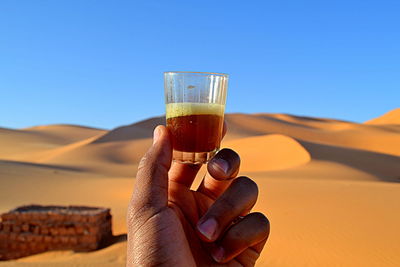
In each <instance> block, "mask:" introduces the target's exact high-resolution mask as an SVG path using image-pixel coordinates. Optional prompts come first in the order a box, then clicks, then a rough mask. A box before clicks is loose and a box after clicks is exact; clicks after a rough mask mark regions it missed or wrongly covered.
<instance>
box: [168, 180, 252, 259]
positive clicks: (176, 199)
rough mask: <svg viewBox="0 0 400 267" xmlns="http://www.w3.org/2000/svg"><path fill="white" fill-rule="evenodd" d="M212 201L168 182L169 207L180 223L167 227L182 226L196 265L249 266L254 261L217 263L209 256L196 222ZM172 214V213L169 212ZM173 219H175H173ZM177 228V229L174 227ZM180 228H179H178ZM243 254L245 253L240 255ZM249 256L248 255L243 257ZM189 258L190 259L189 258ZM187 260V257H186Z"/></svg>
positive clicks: (177, 184) (207, 246) (179, 185)
mask: <svg viewBox="0 0 400 267" xmlns="http://www.w3.org/2000/svg"><path fill="white" fill-rule="evenodd" d="M213 203H214V200H213V199H212V198H210V197H209V196H207V195H205V194H203V193H201V192H196V191H192V190H189V189H188V188H187V187H186V186H184V185H181V184H179V183H170V185H169V207H170V208H171V209H172V210H173V211H174V215H175V216H177V218H178V219H179V221H180V223H181V225H179V224H172V225H168V226H167V227H171V228H180V227H182V228H183V232H184V233H185V236H184V237H180V238H186V239H187V241H188V244H189V246H190V248H189V249H190V250H191V253H192V257H193V259H194V261H195V262H196V264H197V265H198V266H211V265H213V266H238V265H239V266H240V265H244V266H249V265H253V264H254V263H251V262H243V260H241V261H240V262H238V261H236V259H233V260H232V261H230V262H228V263H227V264H218V263H216V262H215V261H214V260H213V259H212V257H211V256H210V252H209V247H210V246H211V245H210V243H207V242H204V241H202V240H201V239H200V238H199V236H198V234H197V232H196V230H195V229H196V224H197V222H198V220H199V218H201V217H202V216H203V215H204V214H205V213H206V211H207V210H208V208H209V207H210V206H211V205H212V204H213ZM171 214H172V213H171ZM174 221H175V220H174ZM176 230H178V229H176ZM179 230H180V229H179ZM177 232H181V231H177ZM248 250H249V249H247V250H245V251H244V252H243V253H242V254H246V253H248V252H249V251H248ZM180 251H181V248H178V247H177V248H176V252H177V253H179V252H180ZM242 256H245V255H242ZM243 258H249V257H243ZM249 259H250V258H249ZM190 260H191V259H190ZM188 262H189V259H188Z"/></svg>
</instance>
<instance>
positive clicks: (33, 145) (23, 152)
mask: <svg viewBox="0 0 400 267" xmlns="http://www.w3.org/2000/svg"><path fill="white" fill-rule="evenodd" d="M105 132H106V131H105V130H100V129H95V128H89V127H83V126H76V125H46V126H36V127H31V128H26V129H21V130H14V129H5V128H0V147H1V149H0V158H2V159H11V160H24V161H29V160H30V158H32V157H35V156H34V155H35V154H36V153H38V152H41V151H46V150H49V149H54V148H57V147H60V146H64V145H67V144H70V143H73V142H77V141H79V140H82V139H86V138H89V137H93V136H97V135H100V134H103V133H105ZM31 154H33V156H31Z"/></svg>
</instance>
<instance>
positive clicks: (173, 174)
mask: <svg viewBox="0 0 400 267" xmlns="http://www.w3.org/2000/svg"><path fill="white" fill-rule="evenodd" d="M226 132H227V125H226V122H225V121H224V126H223V128H222V138H224V136H225V134H226ZM201 167H202V164H183V163H179V162H172V166H171V168H170V171H169V173H168V176H169V180H170V181H171V182H174V183H178V184H181V185H184V186H186V187H188V188H190V187H191V186H192V184H193V181H194V180H195V178H196V175H197V173H198V172H199V170H200V168H201Z"/></svg>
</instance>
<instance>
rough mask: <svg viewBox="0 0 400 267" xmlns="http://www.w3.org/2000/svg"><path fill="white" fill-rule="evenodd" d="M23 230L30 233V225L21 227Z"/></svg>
mask: <svg viewBox="0 0 400 267" xmlns="http://www.w3.org/2000/svg"><path fill="white" fill-rule="evenodd" d="M21 230H22V231H23V232H29V224H23V225H22V227H21Z"/></svg>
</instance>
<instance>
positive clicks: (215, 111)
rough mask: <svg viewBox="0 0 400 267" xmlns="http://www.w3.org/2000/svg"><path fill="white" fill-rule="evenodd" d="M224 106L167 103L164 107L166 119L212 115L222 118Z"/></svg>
mask: <svg viewBox="0 0 400 267" xmlns="http://www.w3.org/2000/svg"><path fill="white" fill-rule="evenodd" d="M224 110H225V106H224V105H221V104H215V103H188V102H184V103H169V104H167V105H166V114H167V119H168V118H173V117H180V116H188V115H205V114H212V115H218V116H223V115H224Z"/></svg>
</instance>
